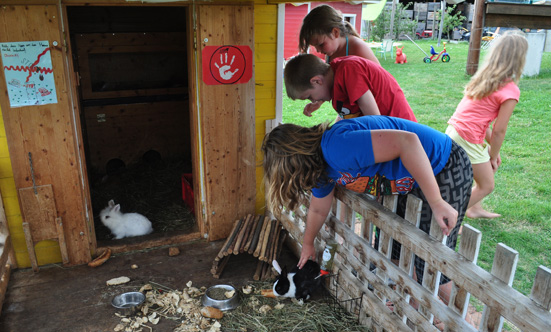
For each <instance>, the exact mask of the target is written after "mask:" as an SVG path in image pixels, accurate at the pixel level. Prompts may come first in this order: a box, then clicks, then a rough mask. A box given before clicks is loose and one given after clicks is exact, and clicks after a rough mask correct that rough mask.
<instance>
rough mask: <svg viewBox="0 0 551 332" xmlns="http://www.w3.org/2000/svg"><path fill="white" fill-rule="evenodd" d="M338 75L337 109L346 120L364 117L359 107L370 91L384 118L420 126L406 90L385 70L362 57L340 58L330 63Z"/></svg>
mask: <svg viewBox="0 0 551 332" xmlns="http://www.w3.org/2000/svg"><path fill="white" fill-rule="evenodd" d="M330 65H331V68H332V69H333V72H334V81H333V91H332V103H333V108H334V109H335V110H336V111H337V113H339V115H340V116H341V117H342V118H344V119H349V118H355V117H358V116H361V115H362V112H361V110H360V107H359V106H358V104H357V103H356V101H358V99H360V97H361V96H362V95H363V94H364V93H366V92H367V91H371V93H372V94H373V96H374V97H375V101H376V102H377V106H378V107H379V112H380V113H381V115H388V116H393V117H397V118H402V119H406V120H411V121H415V122H417V119H416V118H415V115H414V114H413V110H412V109H411V107H410V106H409V104H408V102H407V100H406V97H405V96H404V92H403V91H402V88H400V86H399V85H398V82H396V79H395V78H394V77H393V76H392V75H391V74H390V73H389V72H388V71H386V70H385V69H384V68H383V67H381V66H380V65H378V64H376V63H375V62H373V61H369V60H367V59H365V58H362V57H358V56H346V57H340V58H336V59H335V60H333V61H331V63H330Z"/></svg>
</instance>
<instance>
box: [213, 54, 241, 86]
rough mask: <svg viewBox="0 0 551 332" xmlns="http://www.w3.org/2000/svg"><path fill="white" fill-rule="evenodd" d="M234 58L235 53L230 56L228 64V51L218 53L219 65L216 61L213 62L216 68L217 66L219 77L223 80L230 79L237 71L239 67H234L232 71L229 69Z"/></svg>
mask: <svg viewBox="0 0 551 332" xmlns="http://www.w3.org/2000/svg"><path fill="white" fill-rule="evenodd" d="M234 60H235V55H233V56H232V58H231V61H230V63H229V64H228V53H224V54H222V53H220V65H218V63H216V62H215V63H214V65H215V66H216V68H218V70H219V72H220V77H221V78H222V79H224V80H230V79H231V78H232V77H233V75H235V73H237V72H238V71H239V68H236V69H235V70H234V71H233V72H232V71H231V69H232V68H231V66H232V65H233V61H234Z"/></svg>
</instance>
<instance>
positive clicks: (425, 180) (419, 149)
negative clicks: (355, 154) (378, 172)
mask: <svg viewBox="0 0 551 332" xmlns="http://www.w3.org/2000/svg"><path fill="white" fill-rule="evenodd" d="M371 139H372V142H373V156H374V157H375V162H376V163H382V162H385V161H390V160H394V159H396V158H400V159H401V160H402V163H403V164H404V166H405V167H406V169H407V170H408V171H409V173H410V174H411V175H412V176H413V178H414V179H415V181H417V183H418V184H419V187H420V188H421V190H422V191H423V194H424V195H425V197H426V199H427V202H428V203H429V205H430V207H431V210H432V214H433V217H434V218H435V219H436V221H437V222H438V225H439V226H440V228H441V229H442V232H443V233H444V234H446V235H449V233H450V231H451V230H452V229H453V228H454V227H455V224H456V223H457V214H458V213H457V211H456V210H455V209H454V208H453V207H452V206H451V205H449V204H448V203H447V202H446V201H444V199H443V198H442V196H441V195H440V188H439V187H438V183H437V182H436V178H435V177H434V174H433V171H432V166H431V164H430V161H429V158H428V157H427V154H426V152H425V149H424V148H423V145H421V141H420V140H419V137H418V136H417V135H416V134H415V133H410V132H407V131H400V130H372V131H371Z"/></svg>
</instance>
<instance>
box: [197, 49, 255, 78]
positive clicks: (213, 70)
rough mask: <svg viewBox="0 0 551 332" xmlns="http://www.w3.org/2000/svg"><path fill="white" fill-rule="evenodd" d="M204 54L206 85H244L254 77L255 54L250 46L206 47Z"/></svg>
mask: <svg viewBox="0 0 551 332" xmlns="http://www.w3.org/2000/svg"><path fill="white" fill-rule="evenodd" d="M202 54H203V82H205V84H208V85H220V84H242V83H247V82H248V81H249V80H250V79H251V77H252V74H253V61H252V58H253V52H252V51H251V48H250V47H249V46H243V45H224V46H205V48H204V49H203V53H202Z"/></svg>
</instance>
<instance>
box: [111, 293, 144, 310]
mask: <svg viewBox="0 0 551 332" xmlns="http://www.w3.org/2000/svg"><path fill="white" fill-rule="evenodd" d="M144 301H145V295H144V294H143V293H140V292H128V293H122V294H119V295H117V296H115V297H114V298H113V300H112V301H111V305H112V306H113V307H115V308H116V309H117V311H118V312H119V313H120V314H121V315H124V316H132V315H135V314H136V313H138V311H140V309H141V307H142V305H143V303H144Z"/></svg>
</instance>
